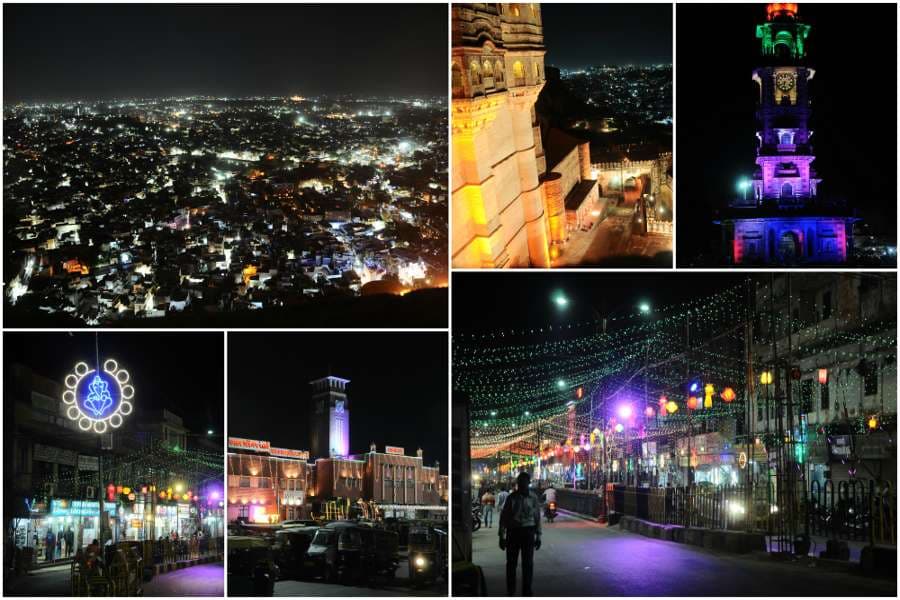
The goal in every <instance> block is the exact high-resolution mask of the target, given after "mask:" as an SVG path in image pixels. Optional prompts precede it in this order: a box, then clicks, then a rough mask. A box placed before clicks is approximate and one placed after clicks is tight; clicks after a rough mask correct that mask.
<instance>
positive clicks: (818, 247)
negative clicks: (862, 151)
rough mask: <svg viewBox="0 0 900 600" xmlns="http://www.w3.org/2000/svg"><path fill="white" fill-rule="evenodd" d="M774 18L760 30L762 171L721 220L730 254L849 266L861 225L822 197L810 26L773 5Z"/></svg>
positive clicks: (740, 259) (751, 259) (739, 259)
mask: <svg viewBox="0 0 900 600" xmlns="http://www.w3.org/2000/svg"><path fill="white" fill-rule="evenodd" d="M766 16H767V19H766V22H765V23H762V24H760V25H758V26H757V28H756V37H757V38H758V39H759V40H760V54H761V60H760V62H761V63H762V66H760V67H758V68H756V69H755V70H754V71H753V81H755V82H756V84H757V86H758V91H759V96H758V101H757V111H756V116H757V122H758V127H759V130H758V131H757V133H756V137H757V157H756V170H755V172H754V175H753V178H752V180H750V181H745V182H743V183H742V184H741V185H740V186H739V187H740V189H739V192H738V197H737V198H736V199H735V200H734V201H733V202H732V203H731V205H730V207H729V209H728V210H727V211H726V212H725V214H724V215H723V218H722V220H721V223H722V225H723V228H722V233H723V242H724V245H725V254H726V255H727V256H728V257H729V260H730V261H731V262H732V263H733V264H754V263H761V264H804V263H806V264H816V263H819V264H836V263H843V262H846V260H847V254H848V249H849V248H850V246H851V243H852V227H853V223H854V221H855V220H856V219H854V218H852V217H850V216H849V215H847V214H846V212H845V210H844V209H843V208H842V207H840V206H838V205H836V204H835V203H832V202H829V201H827V200H825V199H823V198H822V197H821V195H820V194H819V190H818V188H819V184H820V182H821V181H822V180H821V179H819V178H818V177H817V175H816V172H815V169H814V168H813V166H812V163H813V161H814V160H815V155H814V154H813V147H812V144H811V139H812V137H813V131H812V130H810V128H809V118H810V97H809V82H810V81H811V80H812V78H813V76H814V75H815V70H813V69H812V68H810V67H809V66H808V65H807V63H806V47H805V43H806V38H807V37H808V35H809V31H810V26H809V25H807V24H805V23H803V22H802V21H801V20H800V19H799V17H798V16H797V5H796V4H791V3H779V4H769V5H768V7H767V15H766Z"/></svg>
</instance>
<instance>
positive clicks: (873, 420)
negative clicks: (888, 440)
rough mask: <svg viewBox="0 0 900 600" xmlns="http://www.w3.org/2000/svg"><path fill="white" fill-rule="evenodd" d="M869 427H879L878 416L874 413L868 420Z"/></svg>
mask: <svg viewBox="0 0 900 600" xmlns="http://www.w3.org/2000/svg"><path fill="white" fill-rule="evenodd" d="M868 425H869V429H878V417H876V416H875V415H872V416H871V417H869V421H868Z"/></svg>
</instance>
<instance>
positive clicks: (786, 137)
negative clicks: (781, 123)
mask: <svg viewBox="0 0 900 600" xmlns="http://www.w3.org/2000/svg"><path fill="white" fill-rule="evenodd" d="M781 143H782V144H793V143H794V134H792V133H789V132H787V131H785V132H782V134H781Z"/></svg>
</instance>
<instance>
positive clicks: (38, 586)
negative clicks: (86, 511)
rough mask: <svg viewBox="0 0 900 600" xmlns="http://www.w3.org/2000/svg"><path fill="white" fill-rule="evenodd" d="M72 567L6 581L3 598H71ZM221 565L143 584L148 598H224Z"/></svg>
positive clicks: (205, 567) (202, 567) (197, 567)
mask: <svg viewBox="0 0 900 600" xmlns="http://www.w3.org/2000/svg"><path fill="white" fill-rule="evenodd" d="M70 571H71V567H70V566H69V565H61V566H59V567H49V568H46V569H39V570H37V571H33V572H32V573H31V574H30V575H24V576H22V577H17V578H15V579H10V580H8V581H6V582H4V589H3V595H4V596H69V595H70V594H71V586H70V584H69V573H70ZM224 594H225V569H224V565H223V564H222V563H220V562H219V563H209V564H205V565H197V566H194V567H189V568H187V569H179V570H177V571H171V572H169V573H164V574H162V575H157V576H155V577H154V578H153V579H152V580H151V581H149V582H147V583H145V584H144V595H145V596H224Z"/></svg>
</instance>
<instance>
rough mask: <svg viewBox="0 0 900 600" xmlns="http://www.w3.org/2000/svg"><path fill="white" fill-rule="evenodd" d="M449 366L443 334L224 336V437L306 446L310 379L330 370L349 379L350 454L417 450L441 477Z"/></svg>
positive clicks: (287, 445)
mask: <svg viewBox="0 0 900 600" xmlns="http://www.w3.org/2000/svg"><path fill="white" fill-rule="evenodd" d="M447 369H448V365H447V337H446V334H444V333H380V332H379V333H376V332H372V333H337V332H333V333H235V334H229V336H228V433H229V435H231V436H237V437H245V438H250V439H258V440H268V441H270V442H271V443H272V445H273V446H277V447H281V448H294V449H298V450H307V449H309V422H308V420H307V416H308V414H309V399H310V396H311V390H310V386H309V382H310V381H312V380H314V379H318V378H320V377H324V376H326V375H328V374H329V371H330V374H331V375H334V376H336V377H342V378H344V379H349V380H350V384H349V385H348V392H347V395H348V399H349V403H350V452H351V453H363V452H368V450H369V444H370V443H371V442H373V441H374V442H375V443H376V444H377V446H378V451H379V452H383V451H384V446H385V445H386V444H387V445H390V446H402V447H403V448H405V450H406V454H407V455H410V454H412V455H414V454H415V451H416V448H418V447H421V448H422V450H423V451H424V459H425V464H426V465H432V464H434V461H435V460H438V461H440V463H441V472H442V473H446V472H447V464H448V462H447V434H448V430H449V427H448V424H447V423H448V422H447V375H448V373H447ZM311 458H316V457H311Z"/></svg>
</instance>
